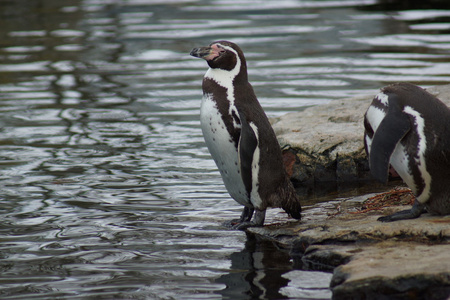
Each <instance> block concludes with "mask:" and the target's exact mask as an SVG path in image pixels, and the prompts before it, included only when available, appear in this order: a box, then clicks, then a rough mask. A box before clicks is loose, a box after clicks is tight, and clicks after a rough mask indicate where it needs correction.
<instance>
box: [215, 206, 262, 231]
mask: <svg viewBox="0 0 450 300" xmlns="http://www.w3.org/2000/svg"><path fill="white" fill-rule="evenodd" d="M253 212H254V208H249V207H245V208H244V211H243V212H242V215H241V218H240V219H234V220H231V221H228V222H225V223H224V225H225V226H226V227H228V228H230V229H233V230H245V229H247V228H249V227H258V226H263V225H264V219H265V218H266V210H258V209H257V210H256V213H255V217H254V218H253V221H251V219H252V216H253Z"/></svg>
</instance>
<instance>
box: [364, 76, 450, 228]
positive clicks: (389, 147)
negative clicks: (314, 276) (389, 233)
mask: <svg viewBox="0 0 450 300" xmlns="http://www.w3.org/2000/svg"><path fill="white" fill-rule="evenodd" d="M364 129H365V132H364V144H365V149H366V153H367V156H368V158H369V167H370V171H371V173H372V175H373V177H374V178H375V179H377V180H379V181H381V182H383V183H386V182H387V181H388V176H389V175H388V173H389V168H390V166H392V168H393V169H394V170H395V171H396V172H397V174H398V175H399V176H400V177H401V178H402V179H403V181H404V182H405V183H406V184H407V185H408V187H409V188H410V189H411V190H412V192H413V193H414V195H415V197H416V199H415V202H414V205H413V207H412V208H411V209H410V210H405V211H400V212H397V213H395V214H392V215H389V216H383V217H380V218H379V219H378V220H379V221H382V222H391V221H397V220H404V219H413V218H417V217H419V216H420V215H421V214H422V213H423V212H425V211H428V212H429V213H431V214H437V215H448V214H450V109H449V108H448V107H447V106H446V105H445V104H444V103H442V102H441V101H440V100H439V99H437V98H436V97H434V96H433V95H431V94H430V93H428V92H426V91H425V90H424V89H422V88H420V87H418V86H416V85H413V84H410V83H396V84H392V85H389V86H387V87H384V88H383V89H381V92H380V93H379V94H377V95H376V96H375V98H374V99H373V101H372V103H371V104H370V106H369V108H368V109H367V111H366V113H365V115H364Z"/></svg>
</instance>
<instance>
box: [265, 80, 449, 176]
mask: <svg viewBox="0 0 450 300" xmlns="http://www.w3.org/2000/svg"><path fill="white" fill-rule="evenodd" d="M427 91H429V92H430V93H431V94H433V95H435V96H437V97H438V98H439V99H440V100H442V101H443V102H444V103H446V104H447V105H449V106H450V85H442V86H435V87H431V88H428V89H427ZM378 92H379V91H374V92H373V94H370V95H365V96H358V97H355V98H350V99H343V100H333V101H332V102H330V103H329V104H325V105H319V106H314V107H309V108H307V109H305V110H304V111H300V112H295V113H289V114H286V115H284V116H281V117H279V118H276V119H273V120H272V126H273V128H274V130H275V133H276V134H277V137H278V140H279V142H280V145H281V146H282V147H283V148H284V158H285V165H286V168H287V170H288V172H289V173H290V174H291V177H292V179H293V180H294V181H295V182H298V183H302V184H311V183H314V182H324V181H337V182H348V181H361V180H367V179H369V178H370V173H369V165H368V163H367V158H366V154H365V150H364V142H363V136H364V127H363V119H364V113H365V112H366V110H367V108H368V107H369V105H370V103H371V102H372V98H373V97H374V96H375V95H376V94H377V93H378Z"/></svg>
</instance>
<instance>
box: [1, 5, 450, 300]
mask: <svg viewBox="0 0 450 300" xmlns="http://www.w3.org/2000/svg"><path fill="white" fill-rule="evenodd" d="M389 8H391V9H389ZM447 8H448V7H447ZM449 21H450V10H448V9H444V8H442V7H433V8H430V7H428V8H424V7H420V6H419V7H415V9H406V8H401V7H400V8H398V9H396V8H394V9H392V7H385V6H383V5H378V4H377V3H376V2H375V1H371V0H370V1H353V0H339V1H319V0H316V1H314V0H311V1H301V0H297V1H294V0H286V1H263V0H260V1H258V0H256V1H250V0H243V1H195V0H185V1H183V0H167V1H152V0H147V1H145V0H129V1H126V0H123V1H120V0H105V1H103V0H102V1H100V0H84V1H81V0H66V1H57V0H37V1H25V0H14V1H8V0H0V37H1V38H0V186H1V190H0V201H1V205H0V213H1V221H0V259H1V260H0V270H1V273H0V281H1V285H0V298H2V299H38V298H39V299H48V298H61V299H72V298H83V299H90V298H101V299H121V298H138V299H221V298H223V299H258V298H260V299H283V298H290V299H300V298H302V299H304V298H310V299H328V298H330V296H331V292H330V291H329V290H328V284H329V280H330V276H331V274H328V273H323V272H317V271H316V272H307V271H304V270H301V269H302V268H301V266H299V265H298V264H297V263H296V262H295V261H293V260H292V258H291V257H290V256H289V254H288V253H287V252H286V251H281V250H279V249H276V247H275V246H274V245H272V244H271V243H268V242H262V241H259V240H257V239H255V238H254V237H252V236H246V235H245V233H243V232H236V231H228V230H226V229H224V228H223V227H222V226H221V223H222V222H223V221H225V220H228V219H230V218H232V217H236V216H238V215H239V214H240V209H241V208H240V206H239V205H238V204H236V203H235V202H234V201H233V200H231V199H230V197H229V196H228V194H227V193H226V191H225V189H224V186H223V184H222V181H221V178H220V175H219V173H218V172H217V170H216V167H215V165H214V163H213V161H212V159H211V158H210V156H209V154H208V151H207V149H206V148H205V145H204V143H203V138H202V135H201V131H200V128H199V119H198V114H199V106H200V98H201V80H202V76H203V74H204V73H205V71H206V64H205V62H204V61H200V60H196V59H194V58H191V57H190V56H189V55H188V53H189V51H190V49H191V48H193V47H196V46H203V45H206V44H209V43H210V42H212V41H214V40H218V39H228V40H232V41H234V42H236V43H238V44H239V45H240V46H241V47H242V48H243V50H244V52H245V53H246V56H247V60H248V66H249V76H250V80H251V82H252V84H253V86H254V88H255V90H256V93H257V95H258V97H259V99H260V102H261V103H262V106H263V107H264V108H265V110H266V112H267V114H268V115H269V116H270V117H274V116H279V115H282V114H285V113H287V112H290V111H297V110H301V109H303V108H304V107H306V106H310V105H320V104H323V103H327V102H329V101H332V100H333V99H339V98H343V97H350V96H353V95H359V94H366V93H372V94H373V93H375V92H376V91H377V89H378V88H379V87H381V86H383V85H385V84H387V83H390V82H393V81H410V82H414V83H417V84H420V85H422V86H429V85H439V84H445V83H450V62H449V61H450V60H449V59H450V55H449V53H450V52H449V50H450V25H449V24H450V22H449ZM314 199H315V198H314V195H311V197H309V198H307V199H305V201H307V202H308V201H309V202H308V203H311V201H312V202H314V201H315V200H314ZM318 200H320V199H317V201H318ZM279 221H285V215H284V214H283V213H281V212H280V211H279V210H276V209H274V210H270V212H269V213H268V218H267V221H266V222H267V223H271V222H279Z"/></svg>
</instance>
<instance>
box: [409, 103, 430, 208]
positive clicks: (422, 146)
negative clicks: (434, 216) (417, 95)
mask: <svg viewBox="0 0 450 300" xmlns="http://www.w3.org/2000/svg"><path fill="white" fill-rule="evenodd" d="M403 111H404V112H405V113H407V114H409V115H410V116H412V117H413V118H414V124H415V125H416V131H417V135H418V138H419V143H418V145H417V156H418V157H416V158H415V160H416V164H417V167H418V168H419V170H420V174H421V176H422V179H423V180H424V183H425V187H424V189H423V191H422V192H421V193H420V195H419V196H418V197H417V201H419V202H420V203H425V202H427V200H428V199H429V198H430V192H431V175H430V173H428V171H427V165H426V162H425V151H426V150H427V140H426V136H425V131H424V129H425V120H424V119H423V118H422V116H421V114H420V113H419V112H417V111H416V110H414V109H413V108H412V107H411V106H405V108H404V109H403Z"/></svg>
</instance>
